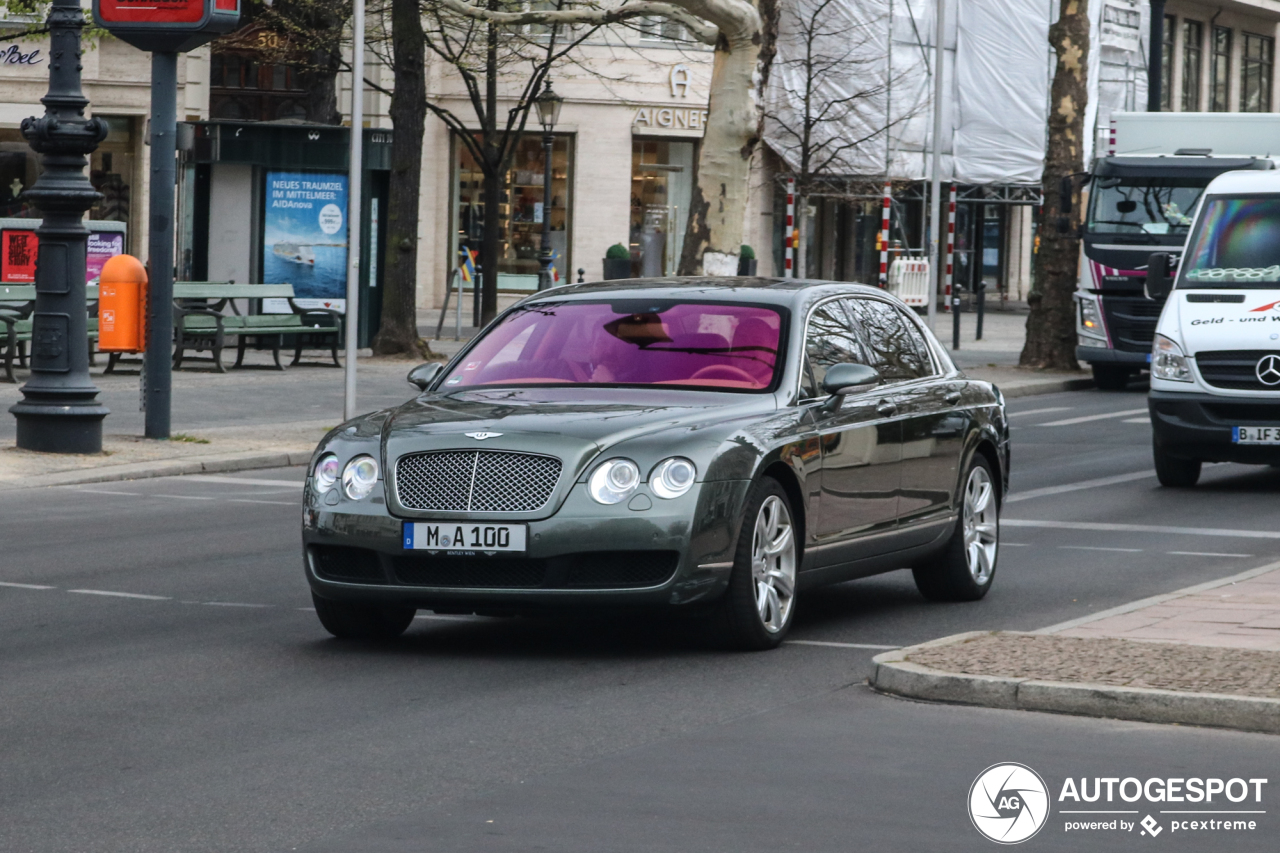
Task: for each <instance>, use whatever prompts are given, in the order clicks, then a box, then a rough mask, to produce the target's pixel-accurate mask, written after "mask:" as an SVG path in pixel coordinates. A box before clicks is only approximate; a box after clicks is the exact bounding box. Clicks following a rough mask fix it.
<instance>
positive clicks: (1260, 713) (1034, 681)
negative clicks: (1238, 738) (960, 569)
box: [871, 563, 1280, 734]
mask: <svg viewBox="0 0 1280 853" xmlns="http://www.w3.org/2000/svg"><path fill="white" fill-rule="evenodd" d="M875 660H876V670H875V672H874V674H873V675H872V678H871V684H872V686H873V687H875V688H876V689H877V690H880V691H882V692H885V693H893V694H898V695H902V696H907V697H911V698H917V699H926V700H932V701H942V702H958V703H962V704H973V705H986V706H989V707H997V708H1013V709H1021V710H1036V711H1056V712H1059V713H1068V714H1080V715H1084V716H1097V717H1114V718H1118V719H1128V720H1142V721H1146V722H1162V723H1184V724H1190V725H1208V726H1222V727H1227V728H1239V729H1246V730H1251V731H1264V732H1273V733H1276V734H1280V564H1275V563H1272V564H1270V565H1267V566H1262V567H1259V568H1257V569H1253V570H1251V571H1248V572H1244V573H1243V574H1240V575H1236V576H1235V577H1233V578H1226V579H1224V580H1221V581H1214V582H1210V583H1206V584H1201V585H1199V586H1196V587H1191V588H1189V589H1186V590H1180V591H1179V592H1176V593H1171V594H1169V595H1164V596H1156V597H1155V598H1154V599H1146V600H1144V601H1139V602H1135V603H1133V604H1131V605H1127V606H1125V607H1120V608H1115V609H1113V610H1110V611H1106V612H1103V613H1099V614H1095V615H1093V616H1090V617H1086V618H1085V619H1079V620H1073V621H1071V622H1067V623H1063V624H1062V625H1056V626H1051V627H1049V628H1045V629H1042V630H1041V631H1035V632H1031V633H1019V632H971V633H967V634H959V635H956V636H953V637H945V638H943V639H941V640H935V641H934V642H932V643H925V644H922V645H919V646H913V647H910V648H907V649H899V650H897V651H894V652H889V653H887V654H884V655H880V656H877V657H876V659H875Z"/></svg>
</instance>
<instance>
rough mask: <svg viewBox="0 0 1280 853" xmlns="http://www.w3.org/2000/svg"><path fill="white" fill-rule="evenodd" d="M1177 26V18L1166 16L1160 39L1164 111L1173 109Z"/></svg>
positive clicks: (1161, 90) (1162, 104)
mask: <svg viewBox="0 0 1280 853" xmlns="http://www.w3.org/2000/svg"><path fill="white" fill-rule="evenodd" d="M1177 26H1178V19H1177V18H1175V17H1174V16H1173V15H1165V16H1164V30H1163V32H1162V34H1161V39H1160V109H1161V110H1163V111H1164V112H1169V111H1170V110H1172V109H1173V37H1174V36H1173V34H1174V32H1176V30H1177Z"/></svg>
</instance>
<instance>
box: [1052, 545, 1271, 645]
mask: <svg viewBox="0 0 1280 853" xmlns="http://www.w3.org/2000/svg"><path fill="white" fill-rule="evenodd" d="M1276 569H1280V561H1277V562H1274V563H1267V564H1266V565H1265V566H1258V567H1257V568H1256V569H1249V570H1248V571H1247V572H1241V573H1240V574H1238V575H1228V576H1227V577H1225V578H1222V579H1220V580H1216V581H1206V582H1205V583H1198V584H1196V585H1195V586H1186V587H1183V588H1182V589H1175V590H1174V591H1173V592H1166V593H1162V594H1160V595H1153V596H1151V597H1150V598H1140V599H1138V600H1137V601H1130V602H1129V603H1128V604H1121V605H1119V606H1118V607H1109V608H1107V609H1106V610H1099V611H1098V612H1097V613H1090V614H1089V615H1088V616H1079V617H1077V618H1075V619H1068V620H1067V621H1066V622H1058V623H1056V624H1054V625H1049V626H1047V627H1045V628H1037V629H1036V630H1034V631H1031V632H1030V633H1032V634H1056V633H1058V632H1059V631H1066V630H1068V629H1070V628H1077V627H1079V626H1081V625H1087V624H1089V623H1090V622H1097V621H1098V620H1099V619H1106V618H1108V617H1111V616H1123V615H1124V614H1126V613H1132V612H1133V611H1135V610H1141V609H1142V608H1144V607H1151V606H1152V605H1155V604H1163V603H1165V602H1166V601H1172V600H1173V599H1175V598H1184V597H1186V596H1188V595H1195V594H1196V593H1198V592H1207V591H1208V590H1211V589H1217V588H1218V587H1221V586H1230V585H1231V584H1235V583H1240V582H1241V581H1247V580H1249V579H1250V578H1256V577H1257V576H1258V575H1265V574H1266V573H1267V572H1273V571H1275V570H1276Z"/></svg>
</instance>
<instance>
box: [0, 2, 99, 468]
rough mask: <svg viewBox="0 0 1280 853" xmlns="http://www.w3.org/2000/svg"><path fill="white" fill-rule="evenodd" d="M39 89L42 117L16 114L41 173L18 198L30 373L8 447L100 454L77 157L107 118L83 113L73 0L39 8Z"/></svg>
mask: <svg viewBox="0 0 1280 853" xmlns="http://www.w3.org/2000/svg"><path fill="white" fill-rule="evenodd" d="M48 24H49V41H50V44H49V47H50V51H49V56H50V62H49V93H48V94H47V95H45V96H44V97H43V98H41V99H40V102H41V103H42V104H44V106H45V113H44V116H43V117H42V118H25V119H23V120H22V135H23V136H24V137H26V140H27V142H28V143H29V144H30V145H31V147H32V148H33V149H35V151H36V152H38V153H39V154H40V155H41V157H42V159H41V163H42V165H43V167H44V171H43V172H41V174H40V177H38V178H37V179H36V182H35V184H33V185H32V186H31V188H30V189H28V190H27V191H26V192H25V193H24V194H23V196H24V198H25V199H26V200H27V201H29V202H31V203H32V204H34V205H35V206H36V207H37V208H39V209H40V214H41V217H42V220H41V223H40V227H39V228H37V229H36V237H37V239H38V241H39V253H40V254H39V258H38V260H37V261H36V305H35V313H34V315H33V316H32V328H31V378H30V379H29V380H27V383H26V384H25V385H23V386H22V397H23V399H22V401H21V402H19V403H16V404H14V405H13V407H12V408H10V409H9V411H10V412H12V413H13V416H14V417H15V418H16V419H17V421H18V446H19V447H21V448H24V449H26V450H42V451H46V452H50V453H100V452H101V451H102V419H103V418H105V417H106V416H107V414H108V409H107V407H106V406H104V405H102V403H100V402H98V400H97V399H96V398H97V396H98V389H97V388H96V387H94V385H93V383H92V382H91V381H90V379H89V341H88V328H87V325H88V324H87V317H86V314H87V307H86V302H85V252H86V243H87V242H88V239H89V229H88V228H86V227H85V225H84V212H85V211H86V210H88V209H89V208H90V207H92V206H93V204H94V202H95V201H97V200H98V199H99V198H101V197H102V196H100V195H99V194H98V192H97V191H96V190H95V189H94V188H93V185H92V184H90V183H89V179H88V178H87V177H86V176H85V173H84V170H85V166H87V165H88V160H87V159H86V155H88V154H91V153H92V152H93V151H94V150H95V149H96V148H97V147H98V143H100V142H102V140H104V139H106V138H107V123H106V122H105V121H103V120H102V119H100V118H97V117H94V118H85V117H84V111H85V108H86V107H87V106H89V100H88V99H87V98H86V97H85V96H84V90H83V89H82V88H81V86H80V69H81V65H80V59H81V56H82V54H81V51H80V31H81V30H82V29H83V28H84V12H83V11H82V10H81V8H80V0H53V6H52V8H51V9H50V10H49V20H48Z"/></svg>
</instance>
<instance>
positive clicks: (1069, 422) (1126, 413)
mask: <svg viewBox="0 0 1280 853" xmlns="http://www.w3.org/2000/svg"><path fill="white" fill-rule="evenodd" d="M1146 411H1147V409H1146V408H1145V407H1144V408H1141V409H1125V410H1124V411H1123V412H1107V413H1106V414H1102V415H1083V416H1081V417H1078V418H1067V419H1066V420H1062V421H1049V422H1048V423H1043V424H1036V426H1042V427H1046V426H1071V425H1072V424H1084V423H1088V422H1089V421H1105V420H1107V419H1108V418H1124V417H1128V416H1129V415H1141V414H1143V413H1145V412H1146Z"/></svg>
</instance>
